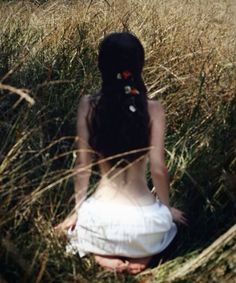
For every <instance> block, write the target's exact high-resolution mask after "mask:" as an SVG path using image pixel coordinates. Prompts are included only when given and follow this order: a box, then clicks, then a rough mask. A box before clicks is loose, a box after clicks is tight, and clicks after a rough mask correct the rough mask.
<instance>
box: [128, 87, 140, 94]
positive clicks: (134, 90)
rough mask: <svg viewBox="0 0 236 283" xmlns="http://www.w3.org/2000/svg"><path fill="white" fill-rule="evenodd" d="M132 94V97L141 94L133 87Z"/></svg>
mask: <svg viewBox="0 0 236 283" xmlns="http://www.w3.org/2000/svg"><path fill="white" fill-rule="evenodd" d="M130 93H131V95H133V96H135V95H137V94H139V91H138V90H137V88H134V87H132V88H131V91H130Z"/></svg>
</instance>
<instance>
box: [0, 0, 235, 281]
mask: <svg viewBox="0 0 236 283" xmlns="http://www.w3.org/2000/svg"><path fill="white" fill-rule="evenodd" d="M235 19H236V4H235V3H234V1H232V0H218V1H213V0H209V1H201V0H198V1H194V0H181V1H177V0H168V1H164V0H119V1H115V0H104V1H103V0H100V1H99V0H94V1H93V0H90V1H84V0H70V1H69V0H68V1H65V0H64V1H63V0H49V1H43V0H34V1H0V26H1V29H0V136H1V138H0V200H1V202H0V235H1V241H0V282H9V283H10V282H36V283H39V282H58V283H60V282H63V283H64V282H157V280H160V281H158V282H170V281H165V280H167V279H165V278H166V276H167V274H168V273H169V272H170V270H173V269H176V270H177V269H178V268H179V266H180V265H181V264H182V263H184V262H187V261H188V260H189V259H190V258H194V257H196V256H197V255H198V254H199V253H200V251H201V250H203V249H204V248H206V247H207V246H208V245H210V244H211V243H212V242H213V241H214V240H216V239H217V238H218V237H219V236H220V235H222V234H223V233H224V232H225V231H227V230H228V229H229V228H230V227H231V226H232V225H233V224H234V223H235V216H236V215H235V214H236V211H235V210H236V209H235V207H236V173H235V172H236V171H235V169H236V141H235V137H236V31H235V30H236V20H235ZM113 31H131V32H134V33H135V34H136V35H137V36H138V37H139V38H140V40H141V41H142V43H143V45H144V48H145V52H146V60H145V61H146V65H145V68H144V72H143V77H144V80H145V83H146V86H147V89H148V96H149V98H150V99H154V100H160V101H161V102H162V103H163V105H164V106H165V109H166V116H167V133H166V161H167V165H168V169H169V174H170V180H171V203H172V204H173V205H175V206H177V207H179V208H181V209H182V210H184V211H185V212H186V214H187V216H188V219H189V226H188V227H179V235H180V236H179V238H178V240H177V245H176V248H175V249H173V251H172V253H171V255H170V257H169V260H168V261H167V262H166V263H164V264H163V265H161V266H158V268H156V269H154V271H153V272H154V273H155V274H154V275H155V276H154V277H155V278H156V279H155V280H154V279H153V280H154V281H142V280H143V279H142V275H139V276H136V277H133V276H130V275H123V274H121V275H118V274H110V273H108V272H105V271H103V270H102V269H101V268H99V267H98V266H97V265H96V264H95V262H94V260H93V258H92V257H86V258H83V259H81V258H79V257H78V256H73V255H68V254H66V253H65V241H64V240H62V239H60V238H58V237H56V236H55V234H54V232H53V226H54V225H55V224H57V223H59V222H60V221H61V220H62V219H64V217H65V216H66V215H67V214H68V213H69V212H70V210H71V208H72V207H73V175H74V174H75V172H74V170H73V165H74V161H75V155H76V148H75V136H76V132H75V128H76V127H75V125H76V113H77V107H78V103H79V99H80V97H81V96H83V95H89V94H94V93H96V92H97V91H98V90H99V88H100V75H99V72H98V68H97V63H96V60H97V47H98V44H99V42H100V40H101V39H102V38H103V37H104V35H106V34H108V33H110V32H113ZM147 179H148V182H149V185H150V189H151V188H152V183H151V179H150V173H149V171H147ZM96 181H97V173H96V172H94V174H93V176H92V178H91V187H93V186H94V184H96ZM235 245H236V239H235V236H234V243H233V246H234V247H235ZM223 252H224V251H222V253H223ZM234 259H235V258H234ZM234 263H235V265H234V266H233V267H232V266H231V267H230V266H229V268H228V269H227V271H224V272H226V273H228V274H229V277H227V278H229V281H227V282H233V281H230V280H234V279H235V277H234V279H232V278H233V277H232V276H235V273H233V268H234V267H236V262H234ZM203 272H204V269H203ZM223 275H224V274H223ZM208 279H209V278H208ZM145 280H151V279H145ZM173 282H197V281H173ZM201 282H204V281H201ZM205 282H210V281H209V280H208V281H205ZM211 282H217V281H211ZM218 282H219V281H218Z"/></svg>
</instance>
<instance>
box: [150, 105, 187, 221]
mask: <svg viewBox="0 0 236 283" xmlns="http://www.w3.org/2000/svg"><path fill="white" fill-rule="evenodd" d="M148 106H149V114H150V119H151V125H152V126H151V143H150V144H151V147H152V148H151V149H150V155H149V158H150V170H151V176H152V181H153V184H154V187H155V192H156V193H157V195H158V198H159V200H160V201H161V202H162V203H163V204H165V205H166V206H167V207H168V208H169V209H170V211H171V214H172V216H173V220H174V221H176V222H179V223H182V224H184V225H187V218H186V217H185V214H184V212H183V211H181V210H180V209H177V208H174V207H170V202H169V177H168V170H167V167H166V165H165V144H164V142H165V130H166V123H165V112H164V109H163V107H162V105H161V104H160V103H159V102H155V101H150V102H149V105H148Z"/></svg>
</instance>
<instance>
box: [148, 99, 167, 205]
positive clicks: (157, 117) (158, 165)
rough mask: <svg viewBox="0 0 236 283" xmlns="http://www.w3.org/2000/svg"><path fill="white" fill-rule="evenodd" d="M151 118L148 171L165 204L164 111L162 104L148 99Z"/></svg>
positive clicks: (160, 198) (159, 196)
mask: <svg viewBox="0 0 236 283" xmlns="http://www.w3.org/2000/svg"><path fill="white" fill-rule="evenodd" d="M148 106H149V114H150V119H151V142H150V145H151V149H150V153H149V159H150V171H151V176H152V180H153V184H154V187H155V192H156V193H157V195H158V198H159V200H160V201H161V202H162V203H164V204H165V205H166V206H168V207H170V203H169V178H168V171H167V168H166V165H165V154H164V150H165V149H164V142H165V129H166V125H165V112H164V109H163V107H162V105H161V104H160V103H159V102H156V101H149V104H148Z"/></svg>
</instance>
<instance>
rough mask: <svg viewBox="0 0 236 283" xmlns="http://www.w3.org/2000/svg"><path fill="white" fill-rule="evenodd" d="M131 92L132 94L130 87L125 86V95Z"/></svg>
mask: <svg viewBox="0 0 236 283" xmlns="http://www.w3.org/2000/svg"><path fill="white" fill-rule="evenodd" d="M131 92H132V88H131V87H130V86H129V85H127V86H125V93H126V94H129V93H131Z"/></svg>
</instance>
